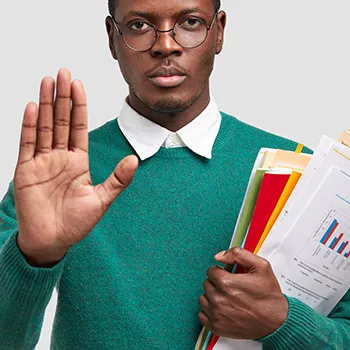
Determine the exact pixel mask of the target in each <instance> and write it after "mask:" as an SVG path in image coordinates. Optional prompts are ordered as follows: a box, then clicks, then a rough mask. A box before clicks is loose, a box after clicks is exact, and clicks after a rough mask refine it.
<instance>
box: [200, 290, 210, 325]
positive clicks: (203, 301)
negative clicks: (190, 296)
mask: <svg viewBox="0 0 350 350" xmlns="http://www.w3.org/2000/svg"><path fill="white" fill-rule="evenodd" d="M198 304H199V306H200V308H201V310H202V312H204V313H205V314H206V316H207V317H208V318H209V319H210V305H209V301H208V299H207V297H206V296H205V295H201V296H200V297H199V299H198Z"/></svg>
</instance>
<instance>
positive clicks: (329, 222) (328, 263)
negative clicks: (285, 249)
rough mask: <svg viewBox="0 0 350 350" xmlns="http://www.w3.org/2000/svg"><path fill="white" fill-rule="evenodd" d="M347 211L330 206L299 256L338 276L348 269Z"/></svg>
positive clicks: (349, 245)
mask: <svg viewBox="0 0 350 350" xmlns="http://www.w3.org/2000/svg"><path fill="white" fill-rule="evenodd" d="M349 220H350V217H349V215H348V214H347V213H345V212H343V211H341V210H340V209H339V208H336V207H335V206H332V207H330V208H329V210H328V212H327V213H325V216H324V218H323V220H322V222H321V223H320V224H319V226H318V227H317V229H316V230H315V232H314V234H313V235H312V236H311V237H310V239H309V240H308V241H307V244H306V245H305V246H304V247H303V249H302V250H301V252H300V253H299V257H300V258H303V259H305V260H306V261H308V262H309V263H310V264H313V265H315V266H318V267H321V268H322V269H324V270H326V271H330V270H332V271H334V273H335V275H334V277H340V276H341V274H342V273H343V272H344V271H347V270H349V271H350V227H349V226H347V224H348V223H349V222H350V221H349Z"/></svg>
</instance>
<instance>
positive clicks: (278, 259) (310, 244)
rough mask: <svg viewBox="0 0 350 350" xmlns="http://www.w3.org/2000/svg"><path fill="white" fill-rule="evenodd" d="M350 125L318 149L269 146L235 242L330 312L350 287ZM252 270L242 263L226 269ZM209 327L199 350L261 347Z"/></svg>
mask: <svg viewBox="0 0 350 350" xmlns="http://www.w3.org/2000/svg"><path fill="white" fill-rule="evenodd" d="M349 146H350V130H346V131H344V132H343V133H342V135H341V137H340V139H339V140H338V141H334V140H332V139H330V138H328V137H326V136H323V137H322V139H321V141H320V143H319V144H318V146H317V148H316V150H315V152H314V154H313V155H312V156H311V155H309V154H304V153H301V148H302V146H300V147H298V149H297V150H296V152H290V151H283V150H273V149H261V150H260V152H259V154H258V156H257V159H256V162H255V164H254V167H253V170H252V173H251V176H250V180H249V184H248V187H247V190H246V193H245V197H244V201H243V204H242V207H241V211H240V214H239V217H238V220H237V224H236V227H235V230H234V234H233V237H232V240H231V244H230V247H234V246H241V247H243V248H244V249H247V250H249V251H251V252H253V253H255V254H258V255H259V256H262V257H264V258H266V259H267V260H269V262H270V264H271V266H272V269H273V271H274V273H275V275H276V278H277V279H278V281H279V284H280V286H281V289H282V292H283V293H284V294H286V295H288V296H290V297H295V298H298V299H299V300H301V301H302V302H303V303H305V304H307V305H309V306H310V307H312V308H313V309H314V310H315V311H316V312H318V313H320V314H322V315H325V316H327V315H328V314H329V313H330V312H331V311H332V309H333V308H334V307H335V306H336V304H337V303H338V302H339V301H340V299H341V298H342V297H343V296H344V295H345V293H346V292H347V291H348V289H349V287H350V273H349V271H350V148H349ZM225 269H226V270H228V271H232V272H235V273H244V270H243V269H242V268H241V267H239V266H229V265H227V266H226V267H225ZM261 348H262V347H261V344H260V343H258V342H254V341H251V340H235V339H228V338H222V337H221V338H219V337H217V336H215V335H213V334H211V333H210V332H209V331H208V330H206V329H205V328H203V329H202V332H201V334H200V336H199V338H198V341H197V344H196V348H195V349H196V350H211V349H214V350H226V349H231V350H232V349H237V350H238V349H247V350H249V349H261Z"/></svg>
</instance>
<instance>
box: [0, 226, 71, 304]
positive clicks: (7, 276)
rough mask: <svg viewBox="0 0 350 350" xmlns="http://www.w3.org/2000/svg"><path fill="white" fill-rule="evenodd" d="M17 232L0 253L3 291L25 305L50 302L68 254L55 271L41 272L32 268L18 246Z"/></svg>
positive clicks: (51, 269) (54, 267)
mask: <svg viewBox="0 0 350 350" xmlns="http://www.w3.org/2000/svg"><path fill="white" fill-rule="evenodd" d="M17 236H18V231H17V230H16V231H14V232H13V233H12V234H11V235H10V237H9V238H8V239H7V241H6V242H5V244H4V245H3V247H2V249H0V276H1V289H2V290H5V291H6V292H7V294H8V296H9V298H10V300H11V299H12V300H13V301H15V302H16V303H17V302H18V303H21V304H22V305H27V304H33V303H35V302H37V301H40V302H42V301H43V300H46V299H48V300H49V299H50V298H51V295H52V292H53V289H54V288H55V286H56V283H57V282H58V280H59V279H60V277H61V275H62V272H63V267H64V264H65V262H66V260H67V254H68V253H67V254H66V255H65V256H64V257H63V259H62V260H61V261H59V262H58V263H57V264H56V265H55V266H53V267H52V268H41V267H40V268H37V267H33V266H31V265H29V264H28V262H27V260H26V259H25V257H24V256H23V254H22V252H21V250H20V249H19V247H18V244H17Z"/></svg>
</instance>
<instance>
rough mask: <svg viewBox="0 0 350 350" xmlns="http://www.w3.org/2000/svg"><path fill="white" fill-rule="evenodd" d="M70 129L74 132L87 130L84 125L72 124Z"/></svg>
mask: <svg viewBox="0 0 350 350" xmlns="http://www.w3.org/2000/svg"><path fill="white" fill-rule="evenodd" d="M72 128H73V129H75V130H78V131H80V130H87V128H88V127H87V125H86V124H74V125H72Z"/></svg>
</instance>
